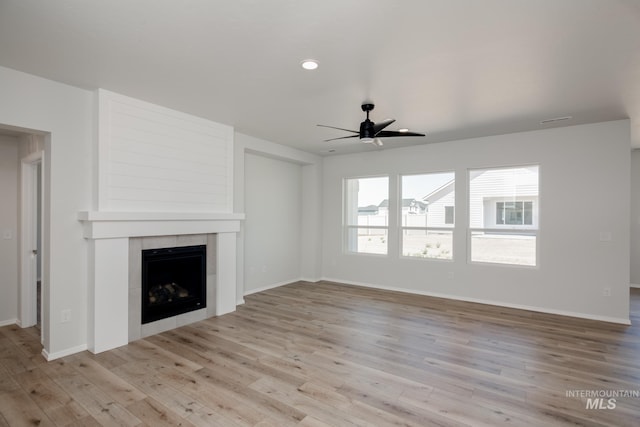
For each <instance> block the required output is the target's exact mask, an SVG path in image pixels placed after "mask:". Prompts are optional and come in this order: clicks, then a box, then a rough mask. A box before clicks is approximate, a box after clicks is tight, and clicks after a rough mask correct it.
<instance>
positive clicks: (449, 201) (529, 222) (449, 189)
mask: <svg viewBox="0 0 640 427" xmlns="http://www.w3.org/2000/svg"><path fill="white" fill-rule="evenodd" d="M514 173H515V174H516V175H515V176H514ZM454 186H455V182H454V181H453V180H452V181H450V182H448V183H446V184H445V185H443V186H442V187H440V188H438V189H437V190H435V191H434V192H432V193H431V194H429V195H427V196H425V197H424V198H423V199H422V200H423V201H424V202H425V203H426V204H427V205H428V215H427V217H428V218H427V226H428V227H446V226H449V225H452V224H453V221H454V213H455V212H454V206H455V204H454V199H455V191H454ZM514 194H516V196H515V197H514V196H513V195H514ZM469 213H470V224H469V225H470V227H471V228H494V229H500V228H513V227H514V226H517V227H518V228H532V229H535V228H538V214H537V213H538V173H537V171H534V170H530V169H528V168H520V169H517V170H516V172H514V169H493V170H482V171H472V172H471V182H470V191H469Z"/></svg>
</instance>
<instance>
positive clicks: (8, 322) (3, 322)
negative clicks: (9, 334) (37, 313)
mask: <svg viewBox="0 0 640 427" xmlns="http://www.w3.org/2000/svg"><path fill="white" fill-rule="evenodd" d="M17 324H18V319H8V320H0V327H2V326H9V325H17Z"/></svg>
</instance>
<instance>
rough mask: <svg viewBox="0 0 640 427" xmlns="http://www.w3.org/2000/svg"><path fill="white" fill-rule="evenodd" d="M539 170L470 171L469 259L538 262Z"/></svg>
mask: <svg viewBox="0 0 640 427" xmlns="http://www.w3.org/2000/svg"><path fill="white" fill-rule="evenodd" d="M538 169H539V168H538V166H536V165H533V166H522V167H512V168H496V169H474V170H470V171H469V230H470V238H469V240H470V248H471V249H470V253H471V254H470V258H471V261H472V262H487V263H498V264H513V265H528V266H535V265H537V240H538V204H539V202H538V181H539V179H538Z"/></svg>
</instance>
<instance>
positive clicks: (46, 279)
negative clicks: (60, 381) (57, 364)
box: [0, 67, 94, 357]
mask: <svg viewBox="0 0 640 427" xmlns="http://www.w3.org/2000/svg"><path fill="white" fill-rule="evenodd" d="M0 93H2V97H1V98H0V99H1V100H0V124H4V125H10V126H16V127H19V128H23V129H25V130H37V131H43V132H47V133H48V136H47V137H46V138H45V154H44V155H45V158H44V176H45V188H44V193H45V202H44V223H45V228H44V230H43V237H44V246H43V249H44V260H43V261H44V270H43V278H42V279H43V306H44V307H45V312H44V313H43V321H44V325H43V326H44V327H43V331H42V332H43V336H44V347H45V352H46V353H47V354H48V355H49V356H50V357H58V356H61V355H64V354H67V353H72V352H76V351H79V350H82V349H84V348H86V338H87V328H86V324H87V312H86V310H87V292H86V288H87V267H86V266H87V244H86V241H85V239H84V238H83V236H82V225H81V223H80V222H79V221H78V220H77V217H78V212H79V211H86V210H90V207H91V178H92V173H91V163H92V157H91V154H92V141H93V140H94V138H93V111H94V104H93V94H92V93H91V92H88V91H85V90H82V89H78V88H74V87H71V86H67V85H63V84H60V83H56V82H52V81H50V80H45V79H41V78H39V77H35V76H32V75H28V74H25V73H20V72H17V71H14V70H10V69H8V68H3V67H0ZM47 307H50V308H51V310H50V311H49V310H46V308H47ZM65 309H70V310H71V320H70V321H69V322H66V323H62V322H61V319H60V313H61V311H62V310H65Z"/></svg>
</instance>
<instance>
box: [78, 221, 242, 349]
mask: <svg viewBox="0 0 640 427" xmlns="http://www.w3.org/2000/svg"><path fill="white" fill-rule="evenodd" d="M78 219H79V220H80V221H81V222H82V223H83V225H84V237H85V238H86V239H87V240H88V241H89V284H88V294H89V316H88V317H89V325H88V326H89V327H88V337H87V338H88V347H89V350H90V351H92V352H94V353H99V352H101V351H105V350H110V349H112V348H116V347H119V346H121V345H125V344H127V343H128V338H129V337H128V332H129V321H128V316H129V304H128V298H129V239H130V238H131V237H147V236H172V235H187V234H210V233H216V234H217V239H216V241H217V250H216V252H217V262H216V264H217V286H216V298H215V301H216V307H215V315H217V316H219V315H222V314H226V313H229V312H232V311H235V309H236V237H237V233H238V232H239V231H240V223H241V221H242V220H244V214H238V213H200V212H193V213H191V212H186V213H185V212H183V213H181V212H111V211H85V212H79V213H78Z"/></svg>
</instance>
